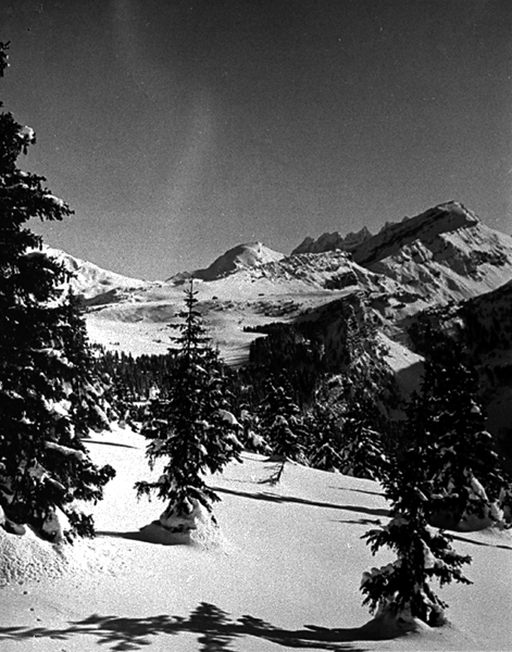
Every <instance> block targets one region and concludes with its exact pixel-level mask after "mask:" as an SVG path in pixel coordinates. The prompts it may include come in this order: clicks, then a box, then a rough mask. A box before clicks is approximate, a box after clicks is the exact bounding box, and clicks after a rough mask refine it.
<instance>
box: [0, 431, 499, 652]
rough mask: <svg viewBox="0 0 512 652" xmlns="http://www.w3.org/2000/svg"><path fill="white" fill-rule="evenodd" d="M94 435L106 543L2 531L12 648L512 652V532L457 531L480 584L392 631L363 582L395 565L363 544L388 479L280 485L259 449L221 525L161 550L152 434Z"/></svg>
mask: <svg viewBox="0 0 512 652" xmlns="http://www.w3.org/2000/svg"><path fill="white" fill-rule="evenodd" d="M87 445H88V447H89V449H90V452H91V456H92V458H93V460H94V461H95V462H96V463H98V464H104V463H109V464H112V465H113V466H114V467H115V468H116V470H117V477H116V478H115V479H114V480H113V481H112V482H111V483H109V484H108V485H107V487H106V491H105V499H104V500H103V501H102V502H101V503H99V504H98V505H97V506H96V507H95V508H94V513H95V518H96V528H97V531H98V536H97V538H96V539H94V540H92V541H79V542H77V543H76V544H75V545H74V546H66V547H65V548H64V549H63V550H62V551H61V552H58V551H57V552H56V551H55V550H54V549H53V547H52V546H51V545H50V544H48V543H46V542H43V541H40V540H38V539H36V538H35V537H34V536H33V535H32V534H31V533H28V534H27V535H25V536H23V537H17V536H15V535H11V534H7V533H6V532H5V531H4V530H2V529H0V585H1V586H2V588H1V589H0V591H1V593H0V596H1V609H0V649H1V650H2V652H4V651H8V650H15V651H16V650H18V651H21V650H52V651H53V650H57V651H59V652H64V651H66V652H68V651H71V650H88V651H90V650H94V649H102V650H141V649H151V650H172V651H174V650H176V651H178V652H180V651H183V652H192V651H194V650H200V651H204V652H206V651H208V652H214V651H217V650H231V651H240V652H245V651H247V652H259V651H262V652H263V651H266V650H282V649H287V648H288V649H295V650H307V649H316V650H512V619H510V613H511V608H512V591H511V589H510V586H511V582H512V537H511V535H510V533H509V532H506V531H505V532H499V531H489V530H487V531H481V532H476V533H465V534H460V535H456V540H455V542H454V543H455V546H456V548H457V550H458V551H460V552H462V553H466V554H471V555H472V556H473V563H472V564H471V566H470V567H469V568H468V570H467V575H468V576H469V577H470V578H471V579H472V580H473V581H474V585H473V586H470V587H465V586H450V587H447V588H446V589H443V590H442V591H441V596H442V597H443V598H444V599H446V600H447V601H448V602H449V604H450V609H449V610H448V617H449V618H450V621H451V625H449V626H447V627H444V628H441V629H430V628H428V627H426V626H425V627H423V628H421V630H420V631H419V632H415V633H410V634H408V635H405V636H403V637H401V638H395V639H387V640H386V639H382V638H380V640H379V637H382V636H385V635H386V631H385V628H384V627H383V626H382V624H379V623H377V624H376V623H371V624H370V625H369V626H366V627H364V625H365V623H367V622H368V621H370V616H369V614H368V612H367V610H366V609H365V608H363V607H362V606H361V594H360V593H359V584H360V581H361V575H362V573H363V571H365V570H369V569H370V568H371V567H372V566H377V565H381V564H383V563H386V562H387V561H389V560H391V556H390V555H388V554H382V555H379V557H378V558H373V557H372V556H371V553H370V552H369V550H368V549H367V547H366V546H365V544H364V542H362V541H361V540H360V536H361V535H362V534H363V533H364V532H365V531H366V530H367V529H369V528H370V527H372V526H374V524H376V523H377V522H378V521H384V522H385V520H386V518H387V516H386V514H387V505H386V502H385V500H384V498H383V496H382V494H381V491H380V488H379V485H378V484H376V483H374V482H372V481H369V480H359V479H354V478H350V477H347V476H343V475H339V474H333V473H327V472H323V471H318V470H312V469H309V468H305V467H301V466H299V465H296V464H291V463H287V466H286V468H285V472H284V475H283V477H282V480H281V482H280V483H279V484H278V485H272V484H269V483H268V478H269V477H270V476H271V475H272V472H273V470H274V463H272V462H270V461H268V460H266V458H264V457H262V456H259V455H255V454H248V453H247V454H244V456H243V457H244V463H243V464H238V463H232V464H230V465H229V466H228V467H227V469H226V471H225V472H224V474H223V475H221V476H213V477H212V478H210V480H209V482H210V484H211V485H212V486H214V487H216V488H217V489H218V491H219V495H220V496H221V497H222V502H220V503H218V504H216V506H215V513H216V515H217V518H218V521H219V525H220V531H215V530H212V529H204V530H203V531H201V532H200V533H199V532H198V534H197V541H196V543H195V544H194V545H188V546H187V545H162V544H160V543H155V542H151V541H148V540H147V539H149V538H151V537H148V536H147V535H144V534H143V533H141V532H140V530H139V529H140V528H141V527H143V526H145V525H147V524H148V523H150V522H151V521H152V520H154V519H155V518H157V517H158V516H159V514H160V512H161V511H162V509H163V507H164V505H163V504H162V503H160V502H159V501H155V500H153V501H152V502H148V501H147V500H141V501H140V502H137V500H136V498H135V492H134V491H133V483H134V482H135V481H136V480H139V479H144V478H147V477H148V475H149V471H148V467H147V465H146V461H145V459H144V447H145V440H144V439H143V438H142V437H141V436H140V435H137V434H135V433H133V432H131V431H130V430H129V429H120V428H115V429H114V430H113V431H112V432H109V433H103V434H100V435H98V434H92V435H91V438H90V440H89V441H88V442H87ZM154 473H155V474H157V473H158V469H155V471H154Z"/></svg>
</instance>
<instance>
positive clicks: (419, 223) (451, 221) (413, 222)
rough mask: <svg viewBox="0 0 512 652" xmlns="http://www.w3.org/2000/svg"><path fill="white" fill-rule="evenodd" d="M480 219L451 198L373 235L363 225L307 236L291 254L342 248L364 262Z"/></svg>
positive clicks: (385, 227) (391, 224)
mask: <svg viewBox="0 0 512 652" xmlns="http://www.w3.org/2000/svg"><path fill="white" fill-rule="evenodd" d="M479 221H480V220H479V218H478V217H477V216H476V215H475V214H474V213H473V212H472V211H470V210H468V209H467V208H466V207H465V206H464V205H463V204H461V203H460V202H457V201H453V200H451V201H447V202H444V203H442V204H438V205H437V206H434V207H433V208H430V209H429V210H427V211H425V212H423V213H420V214H419V215H416V216H415V217H404V218H403V220H402V221H400V222H386V224H384V226H383V227H382V228H381V229H380V231H378V233H376V234H375V235H373V234H372V233H371V232H370V231H369V230H368V229H367V227H366V226H364V227H363V228H362V229H361V230H360V231H357V232H354V233H352V232H351V233H348V234H347V235H346V236H342V235H341V234H340V233H339V232H338V231H334V232H333V233H324V234H322V235H321V236H320V237H319V238H317V239H316V240H314V239H313V238H311V237H307V238H305V239H304V240H303V241H302V242H301V244H300V245H299V246H298V247H296V248H295V249H294V250H293V251H292V255H293V254H301V253H321V252H324V251H333V250H335V249H341V250H343V251H348V252H350V253H352V254H353V256H354V260H355V261H356V262H358V263H360V264H365V263H366V262H369V261H370V260H371V259H372V260H376V259H378V258H375V256H377V255H379V254H378V252H379V251H380V252H382V251H383V250H384V248H385V249H387V248H389V246H391V245H392V244H393V243H396V244H397V245H398V246H401V245H403V244H407V243H408V242H411V241H412V240H415V239H417V238H432V237H434V236H436V235H439V234H441V233H445V232H450V231H454V230H456V229H459V228H461V227H469V226H474V225H475V224H478V222H479Z"/></svg>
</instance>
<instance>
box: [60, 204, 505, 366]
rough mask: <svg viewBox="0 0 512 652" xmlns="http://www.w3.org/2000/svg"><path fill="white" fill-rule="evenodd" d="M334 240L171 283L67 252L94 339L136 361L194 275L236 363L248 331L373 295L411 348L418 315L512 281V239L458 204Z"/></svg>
mask: <svg viewBox="0 0 512 652" xmlns="http://www.w3.org/2000/svg"><path fill="white" fill-rule="evenodd" d="M327 235H329V234H327ZM328 240H329V238H325V237H324V236H321V237H320V238H319V239H318V240H317V241H314V242H316V244H315V246H311V247H310V248H311V249H315V250H316V249H320V248H322V247H324V248H325V249H326V250H324V251H317V252H316V253H312V252H305V253H293V254H291V255H290V256H283V254H280V253H278V252H276V251H273V250H271V249H269V248H267V247H265V246H264V245H262V244H261V243H259V242H256V243H249V244H241V245H238V246H237V247H233V248H232V249H230V250H229V251H227V252H226V253H225V254H223V255H222V256H220V257H219V258H217V259H216V260H215V261H214V262H213V263H212V264H211V265H210V266H208V267H206V268H204V269H200V270H196V271H194V272H191V273H184V274H178V275H176V276H173V277H171V279H169V281H168V282H163V281H153V282H148V281H143V280H140V279H130V278H126V277H123V276H121V275H119V274H115V273H113V272H108V271H106V270H102V269H101V268H99V267H97V266H96V265H93V264H92V263H88V262H85V261H80V260H78V259H75V258H73V257H71V256H68V255H67V254H64V253H63V252H57V255H58V256H61V257H64V258H65V259H66V261H67V264H68V266H69V268H70V269H71V270H72V271H74V272H75V274H76V276H75V278H74V279H73V281H72V283H73V285H74V288H75V291H77V292H79V293H81V294H83V295H84V297H85V298H86V303H87V305H88V307H89V313H88V316H87V321H88V327H89V333H90V336H91V337H92V338H93V339H97V340H99V341H101V342H103V343H104V344H105V345H106V346H109V347H111V348H117V349H123V350H126V351H131V352H132V353H133V354H135V355H138V354H140V353H144V352H151V353H159V352H161V353H163V352H165V351H166V350H167V346H168V343H169V331H168V329H167V324H169V323H171V322H173V321H174V320H175V315H176V313H177V312H178V311H179V310H180V309H181V307H182V302H183V292H182V288H181V287H180V284H181V283H183V281H184V280H185V279H186V278H191V277H192V278H194V279H195V281H196V282H195V289H196V290H197V292H198V295H197V297H198V300H199V304H198V308H199V310H200V311H201V313H202V314H203V317H204V318H205V322H206V325H207V326H208V328H209V329H210V332H211V335H212V337H213V339H214V340H215V342H216V343H217V344H218V345H219V347H220V350H221V353H222V355H223V356H225V357H226V358H227V359H228V360H229V361H230V362H233V363H241V362H243V361H244V360H246V359H247V356H248V351H249V345H250V343H251V342H252V341H253V340H254V339H255V337H256V336H255V335H254V332H248V330H249V331H251V330H252V329H254V328H257V327H259V326H261V325H265V324H268V323H270V322H272V321H283V322H285V323H292V322H293V321H294V320H295V319H298V318H300V317H301V315H304V314H307V313H308V312H309V311H311V310H315V309H316V308H318V307H320V306H322V305H324V304H329V303H330V302H336V301H337V300H339V299H341V298H342V297H344V296H347V295H348V294H350V293H353V292H362V293H363V295H364V296H365V297H366V299H367V301H368V303H369V305H370V306H371V308H372V310H373V312H374V314H375V316H376V318H377V319H378V320H379V323H380V326H381V329H382V331H383V333H385V334H386V335H387V336H389V337H391V338H392V339H394V340H398V341H400V342H402V343H406V344H407V338H406V336H405V334H404V333H405V330H406V328H407V326H408V323H409V321H410V319H412V318H414V315H415V314H416V313H418V312H420V311H422V310H425V309H426V308H429V307H434V306H442V305H446V304H448V303H450V302H459V301H462V300H466V299H470V298H472V297H478V296H479V295H481V294H484V293H486V292H489V291H492V290H495V289H497V288H498V287H500V286H501V285H503V284H504V283H506V282H508V281H510V280H512V238H511V237H510V236H508V235H505V234H502V233H499V232H497V231H493V230H492V229H490V228H489V227H487V226H486V225H485V224H483V223H482V222H481V221H480V219H479V218H478V217H477V216H476V215H475V214H474V213H473V212H471V211H470V210H468V209H466V208H465V207H464V206H463V205H462V204H460V203H457V202H448V203H444V204H440V205H439V206H436V207H434V208H431V209H429V210H428V211H425V212H424V213H421V214H420V215H417V216H416V217H413V218H408V219H405V220H402V221H400V222H396V223H391V224H386V225H385V226H384V227H383V228H382V229H381V230H380V231H379V232H378V233H377V234H375V235H372V234H370V233H369V231H368V230H367V229H362V230H361V231H360V232H359V234H349V235H348V236H347V237H345V238H342V237H341V236H340V239H339V241H340V242H341V241H343V242H344V243H345V244H344V246H345V250H343V249H340V248H335V249H332V242H331V243H330V244H329V243H328V242H327V241H328ZM330 240H331V241H332V240H333V239H332V238H331V239H330ZM322 243H323V244H322ZM295 251H296V252H297V250H295Z"/></svg>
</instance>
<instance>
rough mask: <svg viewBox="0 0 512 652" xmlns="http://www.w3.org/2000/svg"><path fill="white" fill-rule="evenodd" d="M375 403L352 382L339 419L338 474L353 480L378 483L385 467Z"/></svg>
mask: <svg viewBox="0 0 512 652" xmlns="http://www.w3.org/2000/svg"><path fill="white" fill-rule="evenodd" d="M379 416H380V415H379V414H378V411H377V410H376V409H375V402H374V401H372V400H371V398H370V397H369V396H368V394H367V392H366V389H365V388H364V387H363V386H361V385H360V384H359V382H356V383H352V384H351V388H350V395H349V396H347V397H346V399H345V409H344V412H343V417H342V424H343V425H342V427H341V429H342V444H341V450H340V455H341V458H342V464H341V466H340V471H341V472H342V473H344V474H345V475H351V476H354V477H356V478H368V479H370V480H378V479H380V478H381V477H382V476H383V475H384V474H385V473H386V468H387V456H386V455H385V453H384V450H383V442H382V440H381V439H382V438H381V435H380V432H379V431H378V430H377V429H376V425H377V424H378V423H379V421H382V418H379Z"/></svg>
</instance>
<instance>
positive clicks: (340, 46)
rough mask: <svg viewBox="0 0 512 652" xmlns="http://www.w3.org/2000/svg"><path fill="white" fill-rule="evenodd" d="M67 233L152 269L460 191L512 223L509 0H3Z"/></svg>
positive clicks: (21, 109) (21, 90)
mask: <svg viewBox="0 0 512 652" xmlns="http://www.w3.org/2000/svg"><path fill="white" fill-rule="evenodd" d="M0 40H1V41H7V40H9V41H10V42H11V46H10V64H11V67H10V68H9V70H8V71H7V75H6V76H5V77H4V78H3V79H2V80H0V98H1V99H2V101H3V103H4V109H5V110H9V111H12V113H13V114H14V117H15V118H16V119H17V120H18V121H19V122H20V123H22V124H28V125H30V126H31V127H33V128H34V129H35V131H36V134H37V144H36V145H35V146H34V147H32V148H31V150H30V152H29V154H28V155H27V156H26V157H24V158H23V160H20V167H22V168H23V169H26V170H29V171H31V172H36V173H40V174H43V175H44V176H45V177H46V178H47V180H48V182H47V185H48V187H49V188H50V189H51V190H52V192H53V193H54V194H57V195H58V196H60V197H62V198H63V199H65V200H66V201H67V202H68V203H69V204H70V205H71V207H72V208H73V209H74V210H75V214H74V216H73V217H71V218H69V219H68V220H66V221H64V222H61V223H46V224H38V223H34V224H33V225H31V226H32V228H34V230H36V231H37V232H38V233H41V234H42V235H43V236H44V238H45V241H46V242H47V243H48V244H50V245H51V246H54V247H58V248H61V249H64V250H65V251H67V252H68V253H71V254H73V255H75V256H78V257H80V258H85V259H87V260H90V261H92V262H94V263H96V264H98V265H100V266H102V267H105V268H107V269H111V270H114V271H116V272H119V273H122V274H125V275H128V276H136V277H144V278H148V279H155V278H157V279H158V278H159V279H161V278H167V277H168V276H169V275H170V274H172V273H175V272H178V271H183V270H185V269H187V270H190V269H194V268H197V267H204V266H207V265H208V264H209V263H210V262H212V261H213V259H214V258H216V257H217V256H219V255H220V254H222V253H223V252H224V251H225V250H227V249H229V248H231V247H233V246H235V245H237V244H239V243H242V242H251V241H255V240H259V241H262V242H264V243H265V244H266V245H267V246H269V247H271V248H273V249H276V250H278V251H283V252H285V253H289V252H290V251H291V250H292V249H293V248H294V247H295V246H297V245H298V244H299V243H300V242H301V241H302V240H303V239H304V237H305V236H307V235H311V236H314V237H318V236H319V235H320V234H321V233H324V232H326V231H335V230H337V231H340V232H341V233H348V232H349V231H354V230H359V229H360V228H362V227H363V226H365V225H366V226H367V227H368V228H369V229H370V230H372V231H376V230H378V229H379V228H380V227H381V226H382V225H383V224H384V223H385V222H386V221H390V220H399V219H402V218H403V217H404V216H405V215H409V216H412V215H415V214H418V213H420V212H422V211H424V210H426V209H428V208H429V207H431V206H434V205H436V204H439V203H441V202H444V201H448V200H451V199H455V200H458V201H461V202H462V203H464V204H465V205H466V206H467V207H468V208H470V209H472V210H474V211H475V212H476V213H477V214H478V215H480V217H481V218H482V219H483V220H484V221H485V222H486V223H487V224H488V225H489V226H491V227H493V228H496V229H499V230H501V231H505V232H507V233H510V232H512V192H511V186H512V129H511V127H512V2H510V0H435V1H434V0H188V1H184V0H48V1H45V0H1V2H0Z"/></svg>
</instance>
